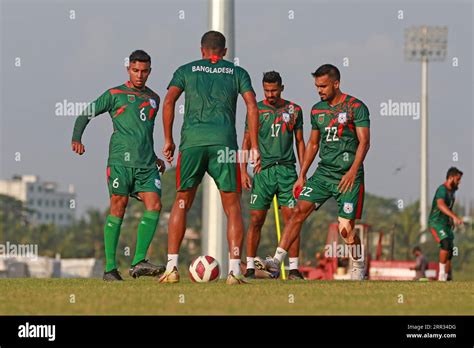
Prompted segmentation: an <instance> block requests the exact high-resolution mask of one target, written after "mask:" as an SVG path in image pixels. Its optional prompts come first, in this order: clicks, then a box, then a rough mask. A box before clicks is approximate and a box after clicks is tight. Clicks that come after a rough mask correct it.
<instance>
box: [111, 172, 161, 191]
mask: <svg viewBox="0 0 474 348" xmlns="http://www.w3.org/2000/svg"><path fill="white" fill-rule="evenodd" d="M107 185H108V187H109V195H110V196H112V195H113V194H114V195H120V196H129V195H130V196H132V197H135V198H137V199H138V196H137V194H138V192H156V193H158V194H159V195H160V197H161V179H160V172H159V171H158V168H157V167H154V168H132V167H124V166H119V165H112V166H108V167H107Z"/></svg>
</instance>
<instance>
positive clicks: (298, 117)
mask: <svg viewBox="0 0 474 348" xmlns="http://www.w3.org/2000/svg"><path fill="white" fill-rule="evenodd" d="M295 111H296V123H295V129H302V128H303V110H302V109H301V107H299V106H296V107H295Z"/></svg>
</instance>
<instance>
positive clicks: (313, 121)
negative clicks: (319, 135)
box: [311, 106, 324, 130]
mask: <svg viewBox="0 0 474 348" xmlns="http://www.w3.org/2000/svg"><path fill="white" fill-rule="evenodd" d="M323 113H324V112H322V111H320V110H318V109H316V108H315V107H314V106H313V108H312V109H311V129H312V130H320V129H319V126H318V117H319V116H318V115H319V114H323Z"/></svg>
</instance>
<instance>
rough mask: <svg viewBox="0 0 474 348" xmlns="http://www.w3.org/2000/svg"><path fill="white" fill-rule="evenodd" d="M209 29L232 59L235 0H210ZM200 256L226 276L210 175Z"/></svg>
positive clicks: (223, 233)
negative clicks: (217, 34)
mask: <svg viewBox="0 0 474 348" xmlns="http://www.w3.org/2000/svg"><path fill="white" fill-rule="evenodd" d="M209 30H216V31H219V32H221V33H222V34H224V36H225V38H226V46H227V55H226V57H225V58H226V59H227V60H230V61H232V60H233V59H234V0H209ZM202 197H203V198H202V199H203V205H202V232H201V245H202V252H203V255H210V256H212V257H214V258H215V259H216V260H217V262H219V265H220V267H221V278H225V277H227V268H228V263H229V254H228V250H227V249H228V247H227V226H226V219H225V215H224V210H223V209H222V204H221V198H220V194H219V190H218V189H217V186H216V184H215V182H214V180H212V178H211V177H210V176H209V175H207V174H206V175H205V176H204V180H203V191H202Z"/></svg>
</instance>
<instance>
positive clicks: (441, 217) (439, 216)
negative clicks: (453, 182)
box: [428, 184, 455, 226]
mask: <svg viewBox="0 0 474 348" xmlns="http://www.w3.org/2000/svg"><path fill="white" fill-rule="evenodd" d="M440 198H441V199H442V200H443V201H444V203H446V206H447V207H448V208H449V209H450V210H452V209H453V206H454V201H455V196H454V191H452V190H450V189H448V188H447V187H446V185H445V184H443V185H440V186H439V187H438V189H437V190H436V193H435V196H434V198H433V203H432V206H431V212H430V216H429V218H428V222H429V223H430V224H439V225H444V226H450V225H451V224H452V223H451V218H450V217H449V216H448V215H446V214H444V213H443V212H442V211H441V210H439V208H438V202H437V200H438V199H440Z"/></svg>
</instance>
